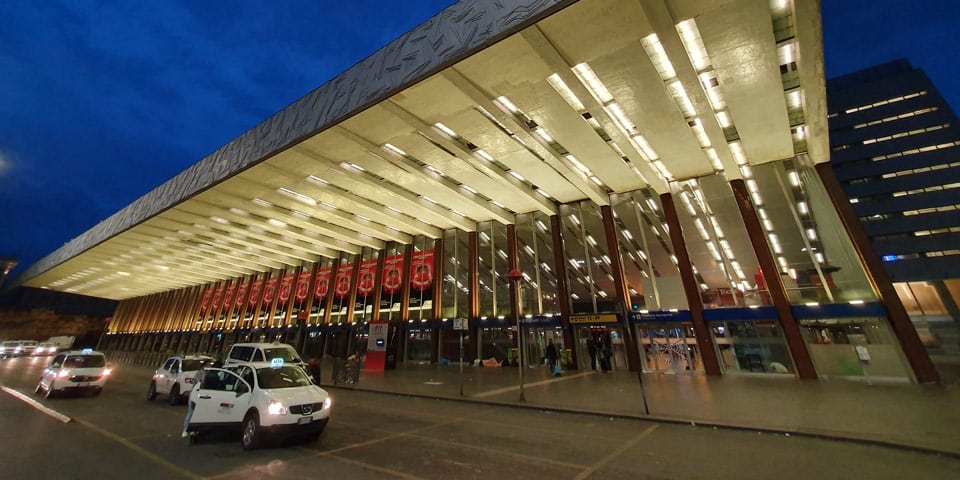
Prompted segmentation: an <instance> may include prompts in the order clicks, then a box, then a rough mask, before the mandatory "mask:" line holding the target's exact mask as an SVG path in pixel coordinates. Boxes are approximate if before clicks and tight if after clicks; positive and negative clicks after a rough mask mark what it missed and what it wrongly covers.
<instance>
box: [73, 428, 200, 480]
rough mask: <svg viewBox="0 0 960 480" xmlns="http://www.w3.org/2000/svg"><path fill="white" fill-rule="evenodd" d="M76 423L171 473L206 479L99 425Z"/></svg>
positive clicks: (198, 479) (197, 479)
mask: <svg viewBox="0 0 960 480" xmlns="http://www.w3.org/2000/svg"><path fill="white" fill-rule="evenodd" d="M74 421H75V422H77V423H79V424H80V425H83V426H84V427H87V428H89V429H90V430H93V431H94V432H97V433H99V434H100V435H103V436H104V437H107V438H109V439H110V440H113V441H115V442H117V443H119V444H121V445H123V446H124V447H127V448H129V449H130V450H133V451H134V452H136V453H139V454H140V455H143V456H144V457H146V458H148V459H150V460H153V461H154V462H157V463H159V464H160V465H161V466H163V467H165V468H166V469H167V470H170V471H173V472H176V473H179V474H180V475H183V476H184V477H187V478H193V479H196V480H200V479H202V478H204V477H201V476H200V475H196V474H194V473H193V472H191V471H189V470H186V469H183V468H180V467H178V466H177V465H175V464H173V463H171V462H168V461H166V460H164V459H163V458H161V457H159V456H157V455H155V454H153V453H151V452H149V451H147V450H145V449H143V448H142V447H140V446H138V445H136V444H134V443H133V442H131V441H129V440H127V439H126V438H123V437H121V436H119V435H117V434H115V433H112V432H108V431H107V430H104V429H103V428H100V427H98V426H97V425H94V424H92V423H90V422H88V421H86V420H78V419H75V420H74Z"/></svg>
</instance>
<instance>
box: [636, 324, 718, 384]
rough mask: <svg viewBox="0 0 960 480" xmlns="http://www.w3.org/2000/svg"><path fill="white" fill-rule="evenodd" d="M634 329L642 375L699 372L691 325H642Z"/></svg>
mask: <svg viewBox="0 0 960 480" xmlns="http://www.w3.org/2000/svg"><path fill="white" fill-rule="evenodd" d="M636 328H637V332H638V334H637V337H638V338H640V339H641V348H642V349H643V355H642V357H641V359H642V361H643V371H644V372H646V373H668V374H675V373H692V372H695V371H702V370H703V363H702V362H701V360H700V349H699V347H698V345H697V339H696V337H695V336H694V332H693V325H692V324H690V323H688V322H670V323H642V324H638V325H637V326H636Z"/></svg>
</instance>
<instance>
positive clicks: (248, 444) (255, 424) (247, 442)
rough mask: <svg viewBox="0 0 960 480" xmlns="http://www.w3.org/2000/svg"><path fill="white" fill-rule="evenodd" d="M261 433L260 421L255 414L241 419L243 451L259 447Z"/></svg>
mask: <svg viewBox="0 0 960 480" xmlns="http://www.w3.org/2000/svg"><path fill="white" fill-rule="evenodd" d="M262 436H263V433H262V432H261V431H260V420H259V418H258V417H257V414H256V413H249V414H247V416H246V418H244V419H243V437H242V438H241V441H242V442H243V449H244V450H253V449H255V448H257V447H259V446H260V440H261V437H262Z"/></svg>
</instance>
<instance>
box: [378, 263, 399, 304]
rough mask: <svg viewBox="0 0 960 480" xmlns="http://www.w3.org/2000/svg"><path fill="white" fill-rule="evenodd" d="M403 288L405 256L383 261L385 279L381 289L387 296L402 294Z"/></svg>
mask: <svg viewBox="0 0 960 480" xmlns="http://www.w3.org/2000/svg"><path fill="white" fill-rule="evenodd" d="M401 287H403V255H392V256H389V257H387V258H385V259H383V279H382V281H381V288H382V289H383V294H384V295H385V296H390V295H393V294H397V293H400V288H401Z"/></svg>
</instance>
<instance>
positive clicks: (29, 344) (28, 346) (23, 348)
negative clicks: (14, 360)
mask: <svg viewBox="0 0 960 480" xmlns="http://www.w3.org/2000/svg"><path fill="white" fill-rule="evenodd" d="M36 349H37V341H36V340H20V352H21V353H20V354H21V355H33V351H34V350H36Z"/></svg>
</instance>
